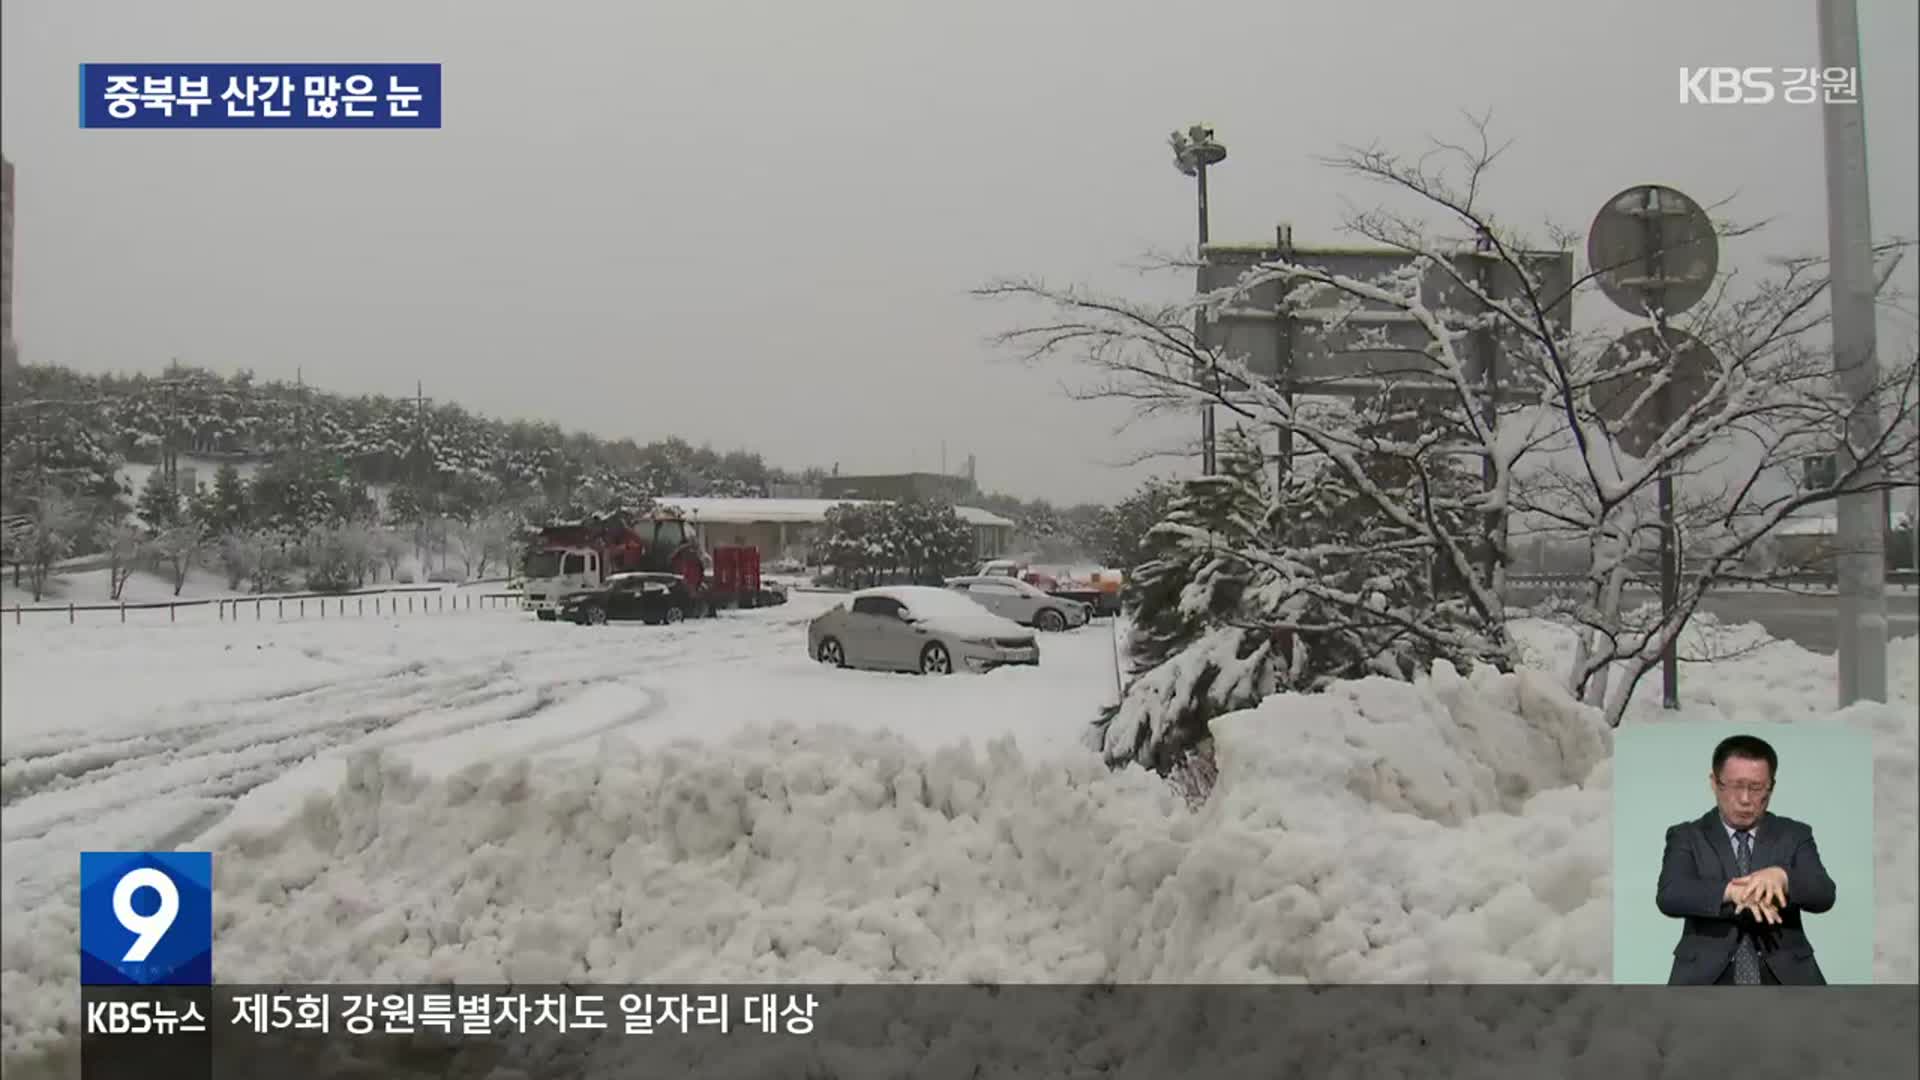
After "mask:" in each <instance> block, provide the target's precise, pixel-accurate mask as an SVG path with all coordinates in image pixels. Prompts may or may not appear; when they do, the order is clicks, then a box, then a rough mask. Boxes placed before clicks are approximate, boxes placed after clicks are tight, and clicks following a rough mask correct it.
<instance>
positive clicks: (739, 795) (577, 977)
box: [0, 593, 1920, 1061]
mask: <svg viewBox="0 0 1920 1080" xmlns="http://www.w3.org/2000/svg"><path fill="white" fill-rule="evenodd" d="M836 599H837V598H836V597H833V596H831V595H821V594H809V593H800V594H795V596H794V598H793V601H792V603H790V604H788V605H786V606H784V607H779V608H773V609H767V610H762V611H751V612H735V613H730V614H728V615H727V616H726V617H723V618H721V619H717V620H703V621H698V622H694V623H690V624H685V625H683V626H681V627H678V628H673V629H667V628H656V627H646V626H633V627H627V626H619V627H607V628H598V629H592V630H589V629H584V628H578V627H572V626H565V625H555V624H541V623H537V622H535V621H533V620H532V619H530V618H529V617H527V616H525V615H521V614H517V613H510V612H497V613H486V612H462V613H461V614H459V615H457V616H455V615H448V616H446V617H438V616H436V617H431V618H416V619H408V618H404V617H402V618H392V617H388V618H384V619H377V618H373V617H371V616H367V617H360V618H349V619H329V620H326V621H321V620H317V619H307V620H303V621H293V620H289V621H287V622H284V623H276V622H274V621H273V620H272V619H271V618H269V619H268V620H267V621H265V622H263V623H255V622H246V621H242V622H240V623H233V622H227V623H219V622H211V621H207V620H204V619H202V620H195V621H192V622H183V623H181V624H179V625H172V626H163V627H151V628H149V627H141V628H127V627H121V626H119V625H117V624H99V625H88V624H86V623H84V622H83V623H81V624H80V625H75V626H67V625H65V624H54V623H47V624H42V625H38V626H33V627H21V628H14V627H12V626H7V627H5V629H4V633H3V634H0V656H3V658H4V670H5V678H4V680H0V716H4V725H3V726H0V758H4V765H0V801H3V802H4V814H0V839H3V840H4V852H3V854H4V858H3V859H0V865H3V866H4V881H3V882H0V885H3V887H4V902H5V907H6V911H7V918H6V919H5V920H4V926H3V927H0V952H3V955H0V961H3V963H0V969H3V970H0V1039H4V1055H5V1059H6V1060H16V1061H17V1060H20V1056H21V1055H28V1054H31V1053H33V1052H34V1051H35V1048H37V1047H44V1046H46V1045H48V1044H52V1043H58V1042H61V1041H64V1040H66V1039H68V1038H70V1037H71V1033H72V1029H73V1025H74V1023H75V1020H76V1017H75V1016H74V1015H73V1013H74V1009H73V1008H72V1002H73V1000H74V996H73V992H72V984H73V983H74V981H75V979H76V976H77V958H76V951H77V949H76V945H77V926H76V913H75V905H74V902H73V896H72V889H73V879H74V877H75V875H76V872H77V869H78V859H77V853H78V852H79V851H81V850H83V849H99V848H110V849H138V848H153V847H169V846H181V847H188V848H209V847H210V848H211V849H212V850H214V851H215V852H216V853H217V858H216V867H217V874H216V897H215V908H216V950H215V955H216V959H215V964H216V969H217V972H218V976H219V978H220V979H221V980H222V981H245V980H249V979H255V980H261V981H273V982H300V981H306V980H312V981H331V980H342V981H345V980H354V979H360V980H366V981H383V980H397V981H427V980H445V979H452V980H458V981H463V982H464V981H474V982H485V981H494V982H498V981H509V980H510V981H517V982H530V981H542V980H548V981H562V980H565V981H577V982H620V981H634V982H640V981H645V982H666V981H673V980H681V981H728V980H754V979H758V980H812V981H856V982H864V981H891V980H923V981H925V980H935V981H965V980H972V979H978V980H998V981H1014V982H1087V981H1100V980H1115V981H1121V982H1159V981H1212V982H1236V981H1275V980H1294V979H1307V980H1313V981H1322V982H1324V981H1353V982H1370V981H1439V982H1493V981H1499V982H1531V981H1541V980H1545V981H1574V982H1579V981H1589V982H1591V981H1605V980H1606V979H1607V978H1608V977H1609V975H1610V959H1609V953H1608V950H1609V942H1610V940H1611V935H1610V932H1609V914H1610V912H1609V908H1610V891H1609V890H1610V882H1609V875H1608V867H1607V862H1608V857H1609V852H1610V843H1611V839H1610V829H1609V823H1608V814H1609V806H1608V787H1609V771H1608V748H1609V745H1610V738H1609V732H1608V731H1607V730H1606V728H1605V727H1604V725H1603V724H1602V723H1601V722H1600V721H1599V720H1598V719H1597V718H1596V717H1595V716H1594V715H1593V714H1592V713H1591V712H1590V711H1588V710H1585V709H1582V708H1580V707H1578V706H1576V705H1574V704H1573V703H1571V702H1570V701H1568V700H1567V699H1566V697H1565V696H1564V695H1563V694H1562V693H1561V692H1560V691H1559V689H1558V688H1557V686H1556V685H1555V683H1554V679H1553V678H1552V677H1551V676H1548V675H1543V674H1541V673H1539V672H1523V673H1521V674H1519V675H1513V676H1501V675H1498V674H1496V673H1490V672H1482V673H1476V674H1474V675H1472V676H1470V677H1460V676H1455V675H1453V674H1451V673H1450V672H1443V673H1441V674H1439V675H1438V676H1436V677H1435V678H1433V679H1430V680H1426V681H1424V682H1422V683H1421V684H1419V685H1415V686H1408V685H1403V684H1396V683H1390V682H1387V681H1384V680H1368V681H1366V682H1361V683H1354V684H1348V685H1345V686H1343V687H1341V688H1338V689H1337V690H1336V691H1334V692H1331V693H1328V694H1325V695H1318V696H1313V697H1289V698H1280V699H1274V700H1271V701H1269V702H1268V703H1267V704H1266V705H1264V706H1263V707H1261V708H1260V709H1257V710H1254V711H1251V712H1248V713H1243V714H1239V715H1236V716H1233V717H1229V718H1224V719H1223V720H1221V721H1220V722H1219V723H1218V724H1217V725H1216V731H1217V732H1218V734H1219V739H1220V744H1221V746H1220V749H1221V775H1220V782H1219V787H1218V789H1217V791H1216V794H1215V797H1214V798H1213V799H1212V800H1211V801H1210V802H1209V803H1208V804H1207V805H1206V806H1205V807H1203V808H1202V809H1201V810H1199V811H1198V812H1194V811H1190V810H1188V809H1187V808H1186V807H1185V805H1184V804H1183V803H1181V802H1180V800H1178V799H1177V798H1176V797H1175V796H1173V794H1172V793H1171V792H1170V791H1169V790H1168V789H1167V788H1166V787H1165V786H1164V785H1162V784H1160V783H1158V782H1156V781H1153V780H1152V779H1151V778H1148V777H1145V776H1143V775H1141V774H1139V773H1137V772H1133V771H1129V772H1125V773H1120V774H1111V773H1109V772H1108V771H1107V770H1106V769H1104V768H1103V767H1101V766H1100V765H1099V764H1098V763H1097V761H1095V760H1094V758H1093V755H1092V754H1091V753H1090V752H1089V751H1086V750H1085V749H1083V748H1082V747H1081V746H1080V745H1079V743H1078V738H1079V736H1080V733H1081V731H1082V729H1083V727H1084V725H1085V724H1086V722H1087V721H1088V719H1090V717H1091V716H1092V714H1093V711H1094V710H1095V709H1097V708H1098V707H1099V706H1101V705H1103V704H1106V703H1108V702H1110V701H1111V700H1112V699H1113V696H1114V694H1115V682H1114V667H1113V653H1112V647H1113V641H1112V638H1111V636H1110V632H1109V629H1108V627H1107V626H1105V625H1097V626H1094V627H1090V628H1087V629H1084V630H1081V631H1076V632H1073V633H1069V634H1065V635H1057V636H1048V637H1046V638H1044V639H1043V641H1044V658H1043V663H1042V665H1041V667H1039V668H1038V669H1031V670H1005V671H1000V672H995V673H993V674H991V675H988V676H985V677H964V676H963V677H954V678H950V679H941V680H930V679H923V678H918V677H913V676H893V675H880V674H870V673H860V672H848V671H835V670H829V669H825V668H822V667H820V666H818V665H816V664H814V663H812V662H811V661H809V660H808V658H807V657H806V656H805V653H804V641H805V634H804V626H803V624H804V621H805V620H806V619H807V618H808V617H809V616H810V615H812V614H813V613H815V612H817V611H819V610H821V609H822V608H823V607H824V606H826V605H827V604H830V603H832V602H834V601H835V600H836ZM1521 629H1522V633H1523V635H1524V636H1525V638H1526V640H1527V641H1528V642H1529V643H1530V644H1531V646H1532V648H1533V650H1534V652H1535V654H1536V655H1537V656H1539V657H1540V658H1541V660H1542V662H1543V663H1550V662H1552V661H1553V660H1555V659H1557V658H1559V657H1562V656H1564V655H1565V653H1566V650H1567V649H1568V648H1569V643H1568V642H1567V641H1566V639H1565V638H1564V636H1563V635H1562V634H1561V632H1560V631H1558V630H1556V629H1554V628H1553V627H1550V626H1547V625H1545V624H1538V623H1529V624H1523V625H1522V628H1521ZM1741 633H1745V634H1746V635H1747V636H1748V637H1749V639H1750V640H1749V644H1754V645H1755V646H1756V648H1755V649H1754V650H1753V651H1750V652H1748V653H1747V654H1745V655H1743V656H1741V657H1739V658H1737V659H1733V660H1729V661H1725V662H1723V663H1719V664H1715V665H1712V666H1705V667H1698V668H1689V671H1688V678H1687V680H1686V681H1685V684H1684V686H1685V694H1686V697H1687V705H1688V710H1687V711H1686V712H1685V713H1683V715H1691V716H1701V715H1708V716H1718V715H1729V716H1736V717H1739V718H1743V719H1750V720H1768V721H1792V722H1817V723H1840V724H1847V725H1850V726H1853V727H1856V728H1860V729H1863V730H1867V731H1871V732H1873V733H1874V735H1875V738H1876V769H1877V774H1876V793H1877V802H1878V805H1877V812H1878V819H1877V824H1876V828H1877V830H1878V836H1877V844H1878V854H1879V857H1880V860H1881V864H1880V867H1879V871H1880V872H1879V875H1878V880H1879V882H1880V886H1879V888H1880V895H1879V897H1878V901H1877V904H1876V917H1877V919H1878V920H1879V944H1880V949H1879V952H1878V954H1877V956H1876V977H1878V978H1880V979H1883V980H1884V979H1894V980H1901V981H1913V980H1914V979H1915V977H1916V945H1915V941H1914V936H1913V926H1914V923H1915V917H1916V907H1915V885H1914V882H1915V876H1916V858H1915V854H1916V851H1915V848H1916V842H1915V839H1914V837H1915V835H1916V833H1915V831H1914V830H1915V828H1916V824H1917V823H1916V779H1917V777H1916V769H1915V764H1916V742H1915V740H1916V719H1915V711H1914V703H1915V701H1916V688H1915V681H1916V667H1917V666H1920V664H1917V663H1916V658H1915V649H1914V644H1915V643H1914V642H1913V641H1912V639H1906V640H1903V641H1900V642H1897V643H1896V644H1895V645H1894V647H1893V648H1892V649H1891V650H1890V655H1891V658H1892V662H1893V665H1894V690H1895V697H1896V700H1897V704H1895V705H1892V706H1886V707H1875V706H1859V707H1855V708H1854V709H1851V710H1848V711H1847V712H1846V713H1843V714H1840V715H1839V716H1837V717H1835V716H1830V714H1831V712H1832V698H1833V685H1834V673H1833V661H1832V659H1831V658H1828V657H1822V656H1818V655H1814V654H1810V653H1807V652H1805V651H1803V650H1801V649H1799V648H1798V647H1796V646H1793V645H1791V644H1784V643H1773V644H1761V643H1760V642H1759V641H1758V639H1757V638H1756V637H1755V635H1754V632H1753V631H1751V630H1748V631H1741ZM1549 670H1551V669H1549ZM1642 689H1643V691H1645V692H1646V693H1647V694H1648V695H1649V697H1650V698H1653V699H1654V701H1653V703H1654V704H1657V692H1658V688H1657V686H1652V685H1649V686H1646V687H1643V688H1642ZM1657 719H1658V717H1657V710H1655V709H1652V708H1645V709H1642V710H1641V711H1640V712H1639V713H1637V714H1636V716H1635V717H1634V718H1633V721H1634V722H1649V721H1656V720H1657Z"/></svg>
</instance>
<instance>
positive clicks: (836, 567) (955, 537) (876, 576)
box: [818, 499, 973, 586]
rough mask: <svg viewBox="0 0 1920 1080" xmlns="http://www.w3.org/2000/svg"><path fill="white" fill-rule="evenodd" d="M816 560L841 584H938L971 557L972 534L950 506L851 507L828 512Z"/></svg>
mask: <svg viewBox="0 0 1920 1080" xmlns="http://www.w3.org/2000/svg"><path fill="white" fill-rule="evenodd" d="M826 524H827V527H826V535H825V537H824V539H823V540H822V541H821V542H820V545H819V550H818V555H819V556H820V559H821V561H822V562H824V563H825V564H826V565H827V566H828V567H829V569H830V570H831V571H832V573H833V574H834V575H835V576H836V577H837V578H838V579H840V580H842V581H845V582H848V583H850V584H857V585H869V586H870V585H878V584H881V583H882V582H890V581H895V580H898V579H902V578H904V579H905V580H906V581H909V582H917V583H928V582H932V583H938V582H939V581H940V580H942V579H944V578H946V577H948V576H951V575H953V574H955V573H958V572H960V571H961V570H962V569H964V568H965V567H966V564H967V561H968V559H969V558H970V557H971V556H972V554H973V531H972V530H971V529H969V528H968V527H967V524H966V522H965V521H963V520H961V518H960V515H959V514H958V513H956V512H955V511H954V509H953V507H951V506H947V505H945V504H941V503H934V502H927V501H923V500H916V499H907V500H902V501H900V502H867V503H858V502H848V503H841V504H838V505H836V506H833V507H830V508H829V509H828V510H827V523H826Z"/></svg>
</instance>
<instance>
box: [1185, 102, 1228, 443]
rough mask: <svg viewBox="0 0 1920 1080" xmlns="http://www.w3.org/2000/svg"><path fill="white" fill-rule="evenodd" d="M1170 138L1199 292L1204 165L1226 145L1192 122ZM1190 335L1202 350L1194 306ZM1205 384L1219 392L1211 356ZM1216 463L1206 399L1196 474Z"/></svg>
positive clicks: (1221, 157) (1203, 273) (1201, 324)
mask: <svg viewBox="0 0 1920 1080" xmlns="http://www.w3.org/2000/svg"><path fill="white" fill-rule="evenodd" d="M1171 141H1172V143H1173V164H1174V167H1175V168H1177V169H1179V170H1180V172H1181V173H1182V174H1184V175H1186V176H1191V177H1193V178H1194V196H1195V207H1194V208H1195V210H1196V211H1197V214H1198V217H1199V225H1200V229H1199V236H1200V245H1199V247H1198V248H1196V249H1195V256H1196V258H1197V261H1198V268H1197V269H1196V270H1195V272H1194V278H1195V280H1194V291H1195V293H1199V292H1201V291H1203V290H1204V289H1205V288H1206V281H1207V270H1206V258H1207V166H1209V165H1218V164H1220V163H1221V162H1222V161H1225V160H1226V159H1227V148H1226V147H1225V146H1222V145H1221V144H1220V142H1219V140H1217V139H1215V138H1214V137H1213V129H1212V128H1210V127H1207V126H1206V125H1205V124H1195V125H1193V126H1192V127H1190V128H1188V129H1187V130H1186V131H1185V132H1179V131H1176V132H1174V133H1173V137H1172V140H1171ZM1193 338H1194V345H1195V346H1196V347H1197V348H1199V349H1202V350H1204V349H1205V348H1206V347H1207V316H1206V312H1204V311H1201V310H1196V311H1195V312H1194V313H1193ZM1206 388H1207V392H1208V393H1209V394H1218V393H1219V392H1220V381H1219V373H1218V372H1217V371H1215V370H1214V368H1213V364H1212V362H1211V360H1209V362H1208V364H1207V373H1206ZM1216 467H1217V461H1216V455H1215V451H1214V413H1213V402H1212V401H1211V400H1209V401H1208V402H1207V404H1206V405H1204V406H1202V408H1201V410H1200V474H1201V475H1202V476H1212V475H1213V474H1214V472H1215V470H1216Z"/></svg>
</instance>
